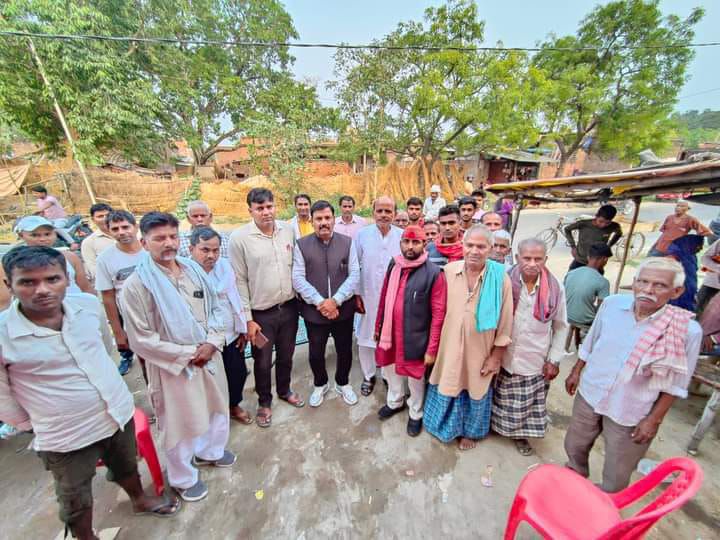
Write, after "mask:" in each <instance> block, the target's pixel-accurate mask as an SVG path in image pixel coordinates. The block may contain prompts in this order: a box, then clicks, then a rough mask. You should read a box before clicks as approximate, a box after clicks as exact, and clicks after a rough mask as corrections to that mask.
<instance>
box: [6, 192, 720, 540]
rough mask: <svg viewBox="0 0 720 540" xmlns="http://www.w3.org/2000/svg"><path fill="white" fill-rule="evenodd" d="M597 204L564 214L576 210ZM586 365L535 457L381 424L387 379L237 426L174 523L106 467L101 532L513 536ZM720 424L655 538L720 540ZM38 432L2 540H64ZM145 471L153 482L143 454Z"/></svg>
mask: <svg viewBox="0 0 720 540" xmlns="http://www.w3.org/2000/svg"><path fill="white" fill-rule="evenodd" d="M696 210H697V211H696ZM587 211H588V210H586V209H577V210H569V211H564V212H563V213H566V214H567V215H569V216H574V215H575V214H579V213H581V212H587ZM669 211H671V207H670V206H669V205H655V204H652V205H647V206H646V209H645V210H644V211H643V212H642V213H641V218H642V216H643V215H647V219H654V220H656V219H660V218H661V217H664V215H667V213H669ZM557 213H558V211H553V212H545V211H529V212H528V213H527V214H524V216H523V218H522V219H521V222H520V228H519V231H520V233H519V237H520V238H523V237H525V236H528V235H530V234H531V233H534V232H537V231H538V230H540V229H542V228H543V227H547V226H550V225H551V224H552V223H553V221H554V220H555V219H556V217H557ZM693 213H694V214H697V215H698V217H700V218H701V219H702V220H703V221H704V222H706V223H707V221H709V219H711V218H712V217H714V216H715V214H716V210H714V209H710V208H706V209H704V210H703V209H702V208H701V207H699V206H698V208H697V209H694V211H693ZM223 228H224V227H223ZM654 236H656V235H654ZM648 240H649V241H653V240H654V237H650V238H649V239H648ZM646 249H647V247H646ZM569 261H570V257H569V250H568V249H567V247H566V246H564V245H562V243H559V245H558V246H557V247H556V248H555V250H554V251H553V253H552V257H551V260H550V264H549V265H550V268H551V269H552V270H553V272H555V273H556V275H558V276H561V275H563V274H564V270H565V268H567V264H568V263H569ZM616 272H617V264H616V263H612V264H611V265H610V267H609V268H608V277H610V279H611V283H614V279H613V278H614V275H615V274H616ZM632 274H633V269H632V268H629V269H628V272H627V273H626V277H625V278H624V279H623V283H627V282H629V281H630V280H631V278H632ZM328 349H329V350H328V364H329V366H330V369H329V371H330V373H332V372H333V371H334V369H333V368H332V365H333V359H334V351H333V349H332V346H330V347H329V348H328ZM573 362H574V356H572V355H569V356H568V358H567V360H566V361H565V362H563V366H562V373H561V376H560V378H558V379H557V380H556V381H555V382H554V383H553V385H552V387H551V390H550V394H549V401H548V408H549V411H550V417H551V420H552V424H551V425H550V427H549V429H548V433H547V436H546V438H545V439H543V440H540V441H537V442H535V443H534V446H535V448H536V455H535V456H531V457H523V456H520V455H519V454H518V453H517V452H516V451H515V448H514V445H513V443H512V442H511V441H508V440H505V439H503V438H501V437H498V436H495V435H491V436H489V437H488V438H487V439H485V440H483V441H482V442H481V443H480V444H479V445H478V447H477V448H475V449H474V450H471V451H468V452H460V451H459V450H458V449H457V448H456V447H455V446H454V445H444V444H442V443H440V442H439V441H437V440H436V439H434V438H433V437H431V436H429V435H428V434H427V433H423V434H422V435H421V436H420V437H418V438H416V439H411V438H409V437H408V436H407V435H406V434H405V424H406V421H407V416H406V415H404V414H403V415H398V416H396V417H394V418H392V419H391V420H389V421H387V422H384V423H380V421H379V420H378V419H377V410H378V409H379V408H380V407H381V406H382V404H383V399H384V398H385V389H384V388H383V386H382V385H378V386H377V387H376V391H375V393H374V394H373V395H372V396H371V397H369V398H362V397H361V398H360V401H359V403H358V404H357V405H356V406H354V407H348V406H346V405H345V404H344V402H343V401H342V400H341V399H338V398H337V397H336V396H334V395H333V393H332V392H331V393H330V394H328V398H327V399H326V401H325V403H324V404H323V405H322V406H321V407H320V408H319V409H311V408H309V407H307V406H306V407H305V408H303V409H293V408H291V407H289V406H288V405H286V404H285V403H282V402H280V403H276V408H275V409H274V418H273V426H272V427H271V428H270V429H268V430H261V429H260V428H258V427H257V426H255V425H252V426H241V425H237V424H234V425H233V426H232V430H231V440H230V443H229V448H230V449H232V450H233V451H235V452H236V453H237V454H238V458H239V459H238V462H237V464H236V465H235V466H234V468H232V469H222V470H203V472H202V475H203V478H204V480H206V481H207V484H208V486H209V489H210V494H209V496H208V498H207V499H206V500H204V501H201V502H197V503H187V504H185V505H184V507H183V509H182V511H181V512H180V514H179V515H178V516H177V517H175V518H172V519H160V518H154V517H135V516H133V515H132V512H131V508H130V504H129V501H128V499H127V497H126V496H125V494H124V493H122V492H121V491H120V490H119V489H118V488H117V487H116V486H115V485H114V484H110V483H108V482H107V481H106V480H105V478H104V475H103V472H102V471H103V470H102V469H101V470H99V471H98V473H99V474H98V475H97V476H96V478H95V480H94V483H93V488H94V492H95V501H96V507H95V523H96V526H97V527H98V528H100V529H106V528H109V527H122V530H121V531H120V534H119V536H118V538H119V539H121V540H131V539H139V538H142V539H148V540H155V539H158V540H160V539H246V538H247V539H255V538H258V539H259V538H271V539H274V538H278V539H279V538H283V539H286V538H289V539H293V540H295V539H298V540H310V539H317V538H334V539H356V538H359V539H364V538H388V539H403V538H442V537H445V538H453V539H455V538H457V539H464V538H483V539H485V538H487V539H496V538H502V533H503V531H504V527H505V522H506V518H507V513H508V510H509V508H510V505H511V503H512V499H513V496H514V493H515V490H516V488H517V486H518V484H519V482H520V480H521V479H522V477H523V476H524V475H525V474H526V473H527V471H528V468H531V467H532V466H533V465H535V464H537V463H557V464H563V463H564V461H565V453H564V450H563V437H564V435H565V430H566V428H567V425H568V422H569V419H570V418H569V415H570V411H571V405H572V401H571V398H570V397H569V396H567V394H566V393H565V391H564V389H563V386H562V379H563V378H564V376H565V374H566V373H567V371H568V370H569V368H570V366H571V365H572V363H573ZM293 375H294V378H293V381H294V382H293V387H294V389H295V390H297V391H299V392H301V393H302V394H303V395H304V396H305V397H306V398H307V396H308V394H309V392H310V391H311V387H312V378H311V373H310V369H309V365H308V359H307V345H303V346H299V347H298V349H297V352H296V355H295V368H294V372H293ZM126 380H127V382H128V385H129V386H130V389H131V391H133V392H134V394H135V398H136V400H137V402H138V404H139V405H140V406H142V407H144V408H146V410H148V409H147V400H146V398H145V392H144V391H145V386H144V383H143V382H142V378H141V375H140V371H139V368H138V366H137V365H135V366H134V367H133V369H132V371H131V372H130V374H128V375H127V377H126ZM360 382H361V374H360V371H359V366H358V363H357V359H356V360H355V364H354V369H353V373H352V376H351V383H352V384H353V385H354V387H355V389H356V390H359V384H360ZM253 387H254V381H253V378H252V376H251V377H250V378H249V379H248V383H247V386H246V392H245V401H244V403H243V404H244V405H246V406H248V407H250V408H251V410H253V411H254V409H255V407H256V404H257V400H256V396H255V393H254V388H253ZM705 400H706V398H704V397H699V396H691V397H690V398H689V399H687V400H683V401H679V402H677V403H676V405H675V406H674V407H673V409H672V410H671V411H670V413H669V414H668V416H667V418H666V420H665V422H664V423H663V425H662V427H661V429H660V432H659V434H658V436H657V437H656V440H655V441H654V442H653V444H652V446H651V448H650V451H649V452H648V455H647V457H649V458H651V459H655V460H663V459H666V458H668V457H671V456H681V455H685V452H684V448H685V445H686V444H687V441H688V439H689V436H690V433H691V431H692V428H693V426H694V424H695V423H696V422H697V420H698V418H699V417H700V414H701V411H702V409H703V407H704V404H705ZM718 431H719V430H718V425H717V424H716V426H715V427H714V429H712V430H711V431H710V432H709V433H708V435H707V436H706V438H705V440H704V441H703V443H702V445H701V446H700V452H701V453H700V455H698V456H697V458H696V459H697V461H698V462H699V463H700V465H701V466H702V467H703V469H704V471H705V482H704V484H703V487H702V489H701V491H700V493H699V494H698V495H697V497H696V498H695V499H694V500H693V501H691V502H690V503H688V504H686V505H685V506H684V507H683V509H682V510H680V511H678V512H675V513H674V514H672V515H670V516H668V517H666V518H665V519H664V520H662V521H661V522H660V523H659V524H658V525H657V526H656V527H655V528H654V529H653V530H652V531H650V533H649V534H648V538H651V539H660V538H662V539H672V540H696V539H711V538H717V537H718V531H719V530H720V474H718V471H719V470H720V439H719V438H718V437H719V433H718ZM30 440H31V437H30V436H29V435H21V436H18V437H16V438H13V439H10V440H7V441H0V493H2V505H0V523H2V527H1V528H0V531H1V532H0V539H3V540H4V539H7V540H34V539H52V538H55V536H56V535H57V533H58V532H60V530H61V525H60V522H59V521H58V519H57V505H56V502H55V497H54V492H53V484H52V479H51V477H50V474H49V473H47V472H45V471H44V470H43V468H42V465H41V463H40V460H39V459H38V458H37V457H36V456H35V455H34V453H33V452H31V451H29V450H27V449H26V448H27V446H28V444H29V442H30ZM159 450H161V449H159ZM160 453H161V460H162V452H160ZM602 461H603V447H602V442H601V441H599V442H598V444H597V445H596V447H595V449H594V450H593V454H592V458H591V469H592V480H593V481H598V480H599V478H600V470H601V466H602ZM140 467H141V473H142V476H143V482H144V484H145V485H146V486H147V487H148V488H149V487H150V478H149V475H148V474H147V469H146V468H145V464H144V462H143V463H141V465H140ZM487 467H492V468H493V472H492V479H493V484H494V485H493V487H490V488H487V487H484V486H483V485H482V484H481V481H480V478H481V476H482V475H485V474H486V471H487ZM635 478H637V475H635ZM518 537H519V538H533V537H535V536H534V535H533V533H532V532H531V531H530V529H529V528H523V529H521V531H520V534H519V536H518Z"/></svg>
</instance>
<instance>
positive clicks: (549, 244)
mask: <svg viewBox="0 0 720 540" xmlns="http://www.w3.org/2000/svg"><path fill="white" fill-rule="evenodd" d="M535 238H537V239H538V240H540V241H542V242H543V243H544V244H545V248H546V249H547V251H548V252H549V251H550V250H552V248H554V247H555V244H557V241H558V233H557V231H556V230H555V229H553V228H552V227H549V228H547V229H543V230H542V231H540V232H539V233H537V234H536V235H535Z"/></svg>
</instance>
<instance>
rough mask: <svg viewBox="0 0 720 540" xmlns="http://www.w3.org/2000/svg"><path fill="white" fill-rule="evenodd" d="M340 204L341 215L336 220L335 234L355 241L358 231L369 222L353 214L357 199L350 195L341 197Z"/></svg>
mask: <svg viewBox="0 0 720 540" xmlns="http://www.w3.org/2000/svg"><path fill="white" fill-rule="evenodd" d="M339 204H340V211H341V214H340V215H339V216H338V217H336V218H335V231H334V232H336V233H340V234H344V235H345V236H349V237H350V238H352V239H353V240H354V239H355V236H357V233H358V231H359V230H360V229H362V228H363V227H364V226H365V225H367V221H366V220H365V218H362V217H360V216H356V215H355V214H353V210H355V199H353V198H352V197H351V196H350V195H343V196H342V197H340V201H339Z"/></svg>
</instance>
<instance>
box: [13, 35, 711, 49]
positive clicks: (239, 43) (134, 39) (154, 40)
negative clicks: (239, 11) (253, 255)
mask: <svg viewBox="0 0 720 540" xmlns="http://www.w3.org/2000/svg"><path fill="white" fill-rule="evenodd" d="M0 37H26V38H37V39H48V40H64V41H77V40H85V41H87V40H95V41H111V42H125V43H150V44H165V45H167V44H176V45H212V46H220V47H255V48H257V47H265V48H272V47H292V48H302V49H350V50H354V49H366V50H390V51H434V52H442V51H457V52H492V51H496V52H539V51H557V52H562V51H564V52H582V51H600V50H604V47H540V46H538V47H505V46H500V45H497V46H481V45H477V46H467V45H389V44H385V43H365V44H350V43H303V42H297V41H288V42H280V41H243V40H211V39H178V38H168V37H145V36H107V35H96V34H45V33H41V32H26V31H19V30H2V31H0ZM718 46H720V41H709V42H703V43H665V44H658V45H618V46H617V47H616V48H618V49H621V50H645V49H647V50H664V49H684V48H699V47H718Z"/></svg>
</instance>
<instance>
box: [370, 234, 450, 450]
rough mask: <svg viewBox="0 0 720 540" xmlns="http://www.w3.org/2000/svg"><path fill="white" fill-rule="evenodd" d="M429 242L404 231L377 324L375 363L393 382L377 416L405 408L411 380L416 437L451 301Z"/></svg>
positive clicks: (382, 417)
mask: <svg viewBox="0 0 720 540" xmlns="http://www.w3.org/2000/svg"><path fill="white" fill-rule="evenodd" d="M425 239H426V236H425V231H424V230H423V229H421V228H420V227H418V226H416V225H410V226H409V227H407V228H406V229H405V230H404V231H403V234H402V238H401V240H400V251H401V255H397V256H395V257H394V258H393V259H392V260H391V261H390V264H389V265H388V270H387V273H386V274H385V281H384V283H383V287H382V291H381V293H380V303H379V305H378V314H377V318H376V322H375V341H377V342H378V346H377V348H376V349H375V361H376V362H377V364H378V365H379V366H381V367H385V366H387V369H384V370H383V373H384V375H385V377H386V378H387V381H388V392H387V403H386V404H385V405H384V406H383V407H382V409H380V411H378V416H379V417H380V420H387V419H388V418H390V417H392V416H394V415H395V414H397V413H398V412H400V411H402V410H403V409H404V408H405V383H406V382H407V385H408V387H409V389H410V397H409V398H408V400H407V405H408V407H409V409H410V411H409V416H410V418H409V420H408V425H407V433H408V435H410V436H411V437H416V436H417V435H419V434H420V430H421V429H422V416H423V400H424V398H425V366H426V365H432V364H433V363H434V362H435V357H436V355H437V351H438V347H439V345H440V330H441V329H442V325H443V321H444V320H445V302H446V297H447V285H446V282H445V275H444V274H443V272H442V270H441V269H440V268H439V267H438V266H437V265H435V264H434V263H432V262H431V261H430V259H429V258H428V254H427V252H426V251H425ZM393 364H394V367H393Z"/></svg>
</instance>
